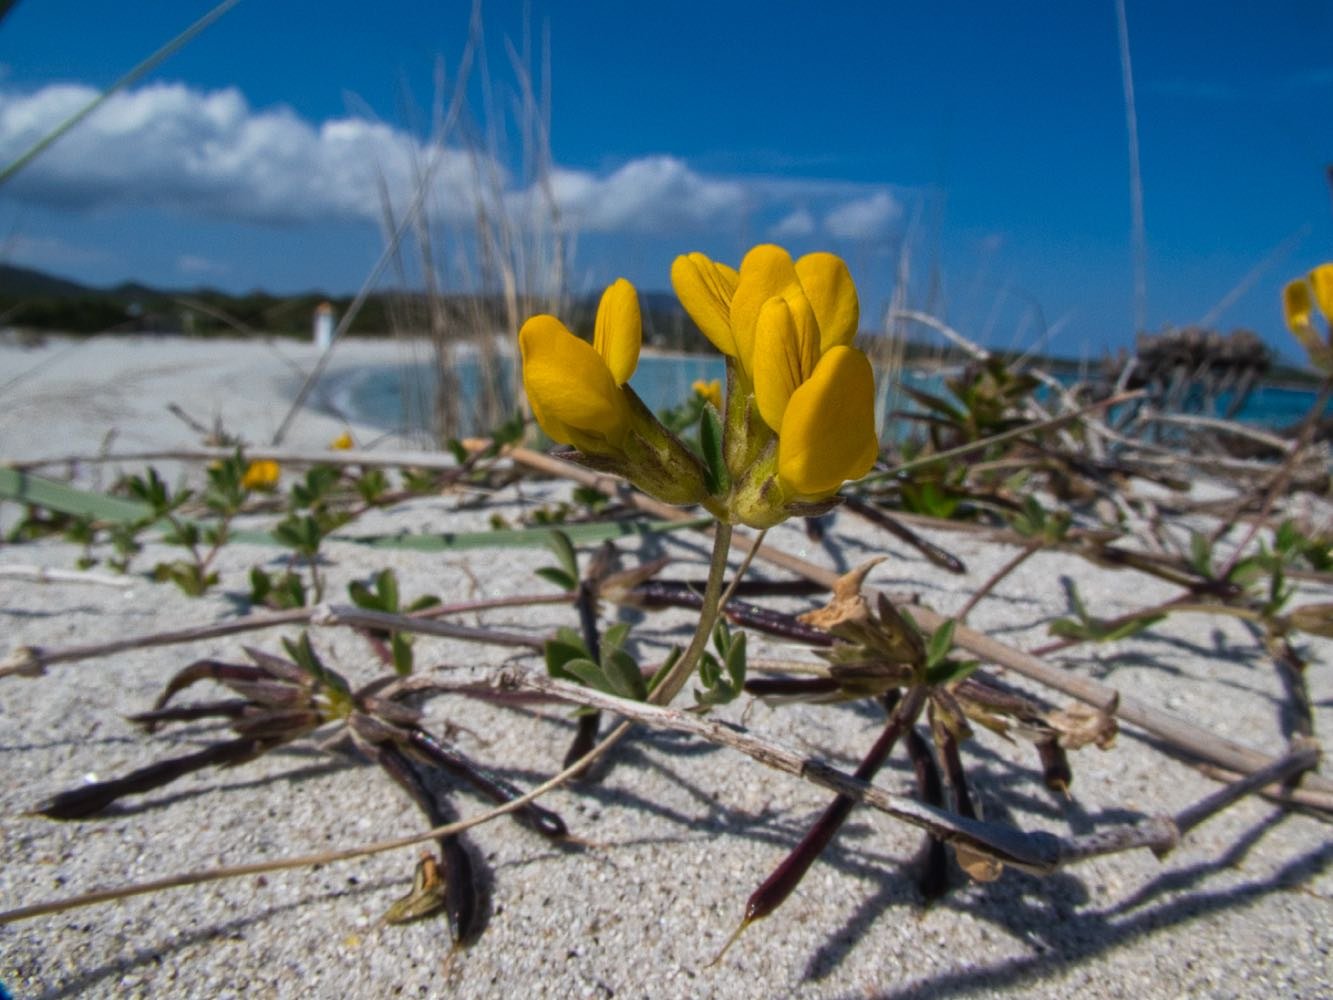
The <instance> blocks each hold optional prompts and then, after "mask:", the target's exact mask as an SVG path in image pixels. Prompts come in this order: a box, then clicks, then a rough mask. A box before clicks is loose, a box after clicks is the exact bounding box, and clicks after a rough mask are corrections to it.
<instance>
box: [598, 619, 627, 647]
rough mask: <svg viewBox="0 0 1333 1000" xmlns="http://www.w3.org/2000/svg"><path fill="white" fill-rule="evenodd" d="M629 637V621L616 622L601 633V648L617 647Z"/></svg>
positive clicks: (623, 643)
mask: <svg viewBox="0 0 1333 1000" xmlns="http://www.w3.org/2000/svg"><path fill="white" fill-rule="evenodd" d="M627 638H629V623H628V622H617V623H616V624H615V625H612V626H611V627H610V628H609V629H607V630H606V631H605V632H603V633H602V650H603V652H605V651H606V650H608V649H619V648H620V647H621V646H623V645H625V640H626V639H627Z"/></svg>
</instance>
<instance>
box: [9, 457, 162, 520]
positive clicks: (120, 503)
mask: <svg viewBox="0 0 1333 1000" xmlns="http://www.w3.org/2000/svg"><path fill="white" fill-rule="evenodd" d="M0 499H2V500H13V501H16V502H18V503H22V504H31V505H32V506H34V507H41V508H43V509H45V510H53V511H57V512H59V513H61V514H72V515H74V516H76V517H91V518H93V519H95V520H98V521H110V522H112V523H128V522H131V521H142V520H145V519H146V518H151V517H152V516H153V508H152V507H150V506H149V505H148V504H145V503H136V502H134V501H131V500H121V499H118V498H116V497H109V496H105V495H103V494H101V493H91V492H88V491H87V490H79V489H75V488H74V487H72V486H66V485H65V484H64V483H57V482H54V481H53V480H50V479H42V478H41V477H39V476H34V475H30V474H29V473H26V472H23V471H21V470H19V469H8V468H0Z"/></svg>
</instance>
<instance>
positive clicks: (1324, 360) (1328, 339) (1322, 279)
mask: <svg viewBox="0 0 1333 1000" xmlns="http://www.w3.org/2000/svg"><path fill="white" fill-rule="evenodd" d="M1316 309H1317V310H1318V311H1319V313H1320V315H1321V316H1322V317H1323V320H1324V328H1325V336H1323V337H1321V336H1320V334H1319V331H1318V329H1317V328H1316V327H1315V323H1314V313H1315V310H1316ZM1282 312H1283V316H1284V317H1285V318H1286V321H1287V328H1288V329H1289V330H1291V332H1292V333H1293V334H1295V336H1296V339H1297V340H1299V341H1300V343H1301V346H1302V347H1304V348H1305V353H1306V354H1308V355H1309V356H1310V362H1311V363H1312V364H1313V365H1314V366H1315V367H1316V368H1319V369H1321V370H1322V371H1325V372H1330V373H1333V263H1329V264H1320V265H1319V266H1318V267H1316V268H1315V269H1314V270H1313V271H1311V272H1310V273H1309V275H1307V276H1306V277H1304V278H1297V279H1296V280H1295V281H1292V282H1288V283H1287V286H1286V287H1285V288H1283V289H1282Z"/></svg>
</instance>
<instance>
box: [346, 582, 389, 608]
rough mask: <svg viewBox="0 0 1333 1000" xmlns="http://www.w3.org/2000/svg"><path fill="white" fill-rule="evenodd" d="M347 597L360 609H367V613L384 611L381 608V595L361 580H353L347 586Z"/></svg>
mask: <svg viewBox="0 0 1333 1000" xmlns="http://www.w3.org/2000/svg"><path fill="white" fill-rule="evenodd" d="M347 596H348V597H350V598H351V599H352V603H353V604H355V605H356V606H357V607H358V608H365V609H366V610H367V611H383V610H384V609H383V608H382V607H380V599H379V595H378V594H376V593H374V592H373V591H372V590H371V589H370V588H369V587H367V586H366V585H365V584H364V583H362V582H361V581H360V580H353V581H352V582H351V583H349V584H348V585H347Z"/></svg>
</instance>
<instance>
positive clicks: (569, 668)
mask: <svg viewBox="0 0 1333 1000" xmlns="http://www.w3.org/2000/svg"><path fill="white" fill-rule="evenodd" d="M563 671H564V673H565V674H566V675H567V678H568V679H569V680H572V681H576V682H577V683H579V684H582V685H584V686H585V687H590V688H596V689H597V690H598V691H601V692H603V693H604V694H618V693H619V692H617V691H616V690H615V689H614V688H613V687H612V686H611V683H610V682H609V681H608V680H607V679H606V677H605V675H603V673H602V668H601V667H599V666H598V665H597V664H595V663H593V662H592V660H584V659H577V660H570V661H569V662H567V663H566V664H565V665H564V667H563Z"/></svg>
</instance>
